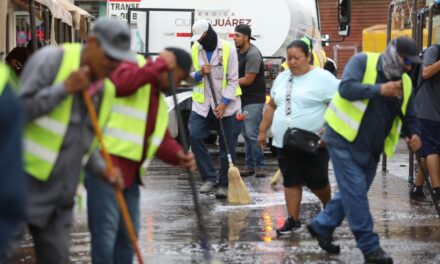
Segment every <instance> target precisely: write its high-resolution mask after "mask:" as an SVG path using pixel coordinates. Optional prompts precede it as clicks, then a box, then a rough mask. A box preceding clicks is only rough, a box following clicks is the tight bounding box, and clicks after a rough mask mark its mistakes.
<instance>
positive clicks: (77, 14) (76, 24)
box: [57, 0, 92, 30]
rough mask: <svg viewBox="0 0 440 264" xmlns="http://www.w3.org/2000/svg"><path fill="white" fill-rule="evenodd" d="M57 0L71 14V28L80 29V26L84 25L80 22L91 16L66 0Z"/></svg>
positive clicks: (84, 21)
mask: <svg viewBox="0 0 440 264" xmlns="http://www.w3.org/2000/svg"><path fill="white" fill-rule="evenodd" d="M57 1H58V2H59V3H60V4H61V5H62V6H63V7H64V8H65V9H66V10H67V11H69V12H70V13H71V14H72V19H73V28H74V29H75V30H81V27H82V26H84V25H82V23H86V22H87V19H88V18H91V17H92V16H91V15H90V14H89V13H88V12H87V11H85V10H84V9H82V8H79V7H77V6H75V5H73V4H71V3H70V2H68V1H67V0H57Z"/></svg>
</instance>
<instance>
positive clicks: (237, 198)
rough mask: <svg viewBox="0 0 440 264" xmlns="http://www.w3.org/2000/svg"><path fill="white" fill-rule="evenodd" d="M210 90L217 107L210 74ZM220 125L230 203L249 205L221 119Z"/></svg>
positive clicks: (247, 194) (247, 193)
mask: <svg viewBox="0 0 440 264" xmlns="http://www.w3.org/2000/svg"><path fill="white" fill-rule="evenodd" d="M208 82H209V88H210V89H211V93H212V99H213V100H214V105H215V107H217V98H216V97H215V92H214V86H213V81H212V76H211V74H208ZM218 122H219V124H220V133H221V136H222V137H223V142H224V144H225V149H226V154H227V157H228V161H229V169H228V182H229V183H228V203H233V204H248V203H250V197H249V191H248V189H247V188H246V185H245V184H244V182H243V180H242V179H241V176H240V171H239V170H238V169H237V167H235V166H234V164H233V163H232V157H231V152H230V151H229V145H228V141H227V140H226V135H225V130H224V128H223V122H222V120H221V119H219V120H218Z"/></svg>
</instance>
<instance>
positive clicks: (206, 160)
mask: <svg viewBox="0 0 440 264" xmlns="http://www.w3.org/2000/svg"><path fill="white" fill-rule="evenodd" d="M192 31H193V37H192V40H193V41H194V45H193V46H192V60H193V66H194V69H195V72H194V73H192V75H193V77H194V79H195V80H196V81H197V82H199V84H198V85H197V86H196V87H194V91H193V95H192V100H193V104H192V111H191V115H190V118H189V134H190V144H191V150H192V151H193V153H194V155H195V157H196V160H197V167H198V168H199V171H200V175H201V177H202V180H203V185H202V186H201V188H200V192H201V193H209V192H211V191H212V190H213V189H214V188H215V186H216V185H218V187H217V190H216V193H215V196H216V197H217V198H219V199H225V198H227V194H228V175H227V174H228V167H229V163H228V158H227V155H226V148H225V142H224V140H223V135H221V133H220V129H219V122H222V123H223V126H224V130H225V136H226V141H227V142H228V148H229V151H230V152H231V153H230V154H231V157H232V160H233V162H234V163H235V148H234V145H235V141H234V132H235V130H236V129H235V126H236V125H237V122H236V120H235V115H236V112H237V110H238V109H240V108H241V100H240V95H241V89H240V88H239V86H238V59H237V51H236V49H234V48H233V47H231V45H230V44H228V43H227V42H226V41H224V40H221V39H219V38H218V37H217V33H215V31H214V29H213V28H212V26H211V25H210V24H209V23H208V21H206V20H198V21H197V22H195V23H194V25H193V27H192ZM209 78H211V79H212V82H213V86H214V87H212V88H213V89H214V93H215V94H212V93H211V89H210V87H209V85H210V84H209V80H208V79H209ZM213 96H215V97H216V99H217V102H218V105H217V106H216V105H215V103H214V100H213ZM212 126H216V127H217V134H218V135H219V136H220V140H219V142H220V160H221V167H220V172H219V176H218V177H217V175H216V171H215V168H214V164H213V162H212V158H211V154H210V153H209V151H208V148H207V147H206V145H205V143H204V139H205V138H207V137H208V136H209V132H210V130H211V127H212ZM217 178H218V181H217Z"/></svg>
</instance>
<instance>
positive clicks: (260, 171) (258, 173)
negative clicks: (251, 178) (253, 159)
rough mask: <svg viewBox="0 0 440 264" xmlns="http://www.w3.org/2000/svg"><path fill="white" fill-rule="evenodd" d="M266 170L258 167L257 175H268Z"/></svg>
mask: <svg viewBox="0 0 440 264" xmlns="http://www.w3.org/2000/svg"><path fill="white" fill-rule="evenodd" d="M266 175H267V174H266V170H265V169H264V168H257V169H256V170H255V177H266Z"/></svg>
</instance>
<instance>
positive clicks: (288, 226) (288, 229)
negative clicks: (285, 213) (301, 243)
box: [277, 216, 301, 235]
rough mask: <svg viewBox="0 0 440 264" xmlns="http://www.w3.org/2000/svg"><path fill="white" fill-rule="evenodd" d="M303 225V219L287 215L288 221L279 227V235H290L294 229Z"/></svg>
mask: <svg viewBox="0 0 440 264" xmlns="http://www.w3.org/2000/svg"><path fill="white" fill-rule="evenodd" d="M300 227H301V221H299V220H295V219H293V218H292V217H290V216H289V217H287V219H286V222H284V225H283V226H282V227H281V228H279V229H277V234H278V235H288V234H290V233H292V231H295V230H297V229H299V228H300Z"/></svg>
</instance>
